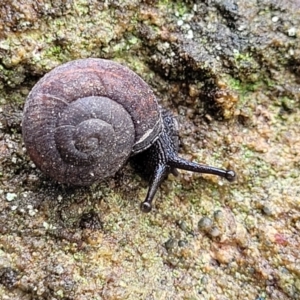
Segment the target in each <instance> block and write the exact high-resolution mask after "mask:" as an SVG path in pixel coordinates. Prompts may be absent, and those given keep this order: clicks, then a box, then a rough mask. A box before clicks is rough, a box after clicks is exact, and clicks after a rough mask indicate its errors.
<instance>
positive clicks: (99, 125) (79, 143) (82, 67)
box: [22, 58, 235, 212]
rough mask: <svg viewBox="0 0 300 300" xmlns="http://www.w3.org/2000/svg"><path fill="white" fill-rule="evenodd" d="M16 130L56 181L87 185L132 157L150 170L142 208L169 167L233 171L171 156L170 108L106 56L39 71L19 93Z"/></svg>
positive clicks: (174, 149) (172, 169) (173, 132)
mask: <svg viewBox="0 0 300 300" xmlns="http://www.w3.org/2000/svg"><path fill="white" fill-rule="evenodd" d="M22 132H23V139H24V143H25V146H26V149H27V152H28V154H29V156H30V158H31V159H32V160H33V162H34V163H35V165H36V166H37V167H38V168H39V169H40V170H41V171H42V172H44V173H45V174H46V175H47V176H49V177H51V178H53V179H54V180H56V181H58V182H60V183H67V184H70V185H77V186H85V185H90V184H92V183H93V182H96V181H100V180H102V179H104V178H106V177H109V176H112V175H114V174H115V173H116V172H117V171H118V170H119V169H120V168H121V167H122V166H123V165H124V163H125V162H126V161H127V160H128V158H129V157H130V156H134V157H136V159H135V161H136V162H138V163H140V164H141V165H143V166H144V168H145V169H148V170H149V172H151V175H150V188H149V191H148V195H147V197H146V199H145V201H144V202H143V203H142V206H141V207H142V210H143V211H146V212H148V211H150V210H151V207H152V206H151V203H152V200H153V198H154V195H155V192H156V190H157V188H158V187H159V185H160V184H161V182H162V181H163V180H164V179H165V178H166V176H167V175H168V174H169V173H170V172H173V173H174V174H176V172H177V171H176V168H182V169H186V170H190V171H195V172H200V173H210V174H216V175H219V176H222V177H225V178H226V179H228V180H229V181H232V180H233V179H234V177H235V174H234V172H233V171H227V170H221V169H217V168H213V167H209V166H206V165H200V164H196V163H192V162H189V161H186V160H184V159H182V158H180V157H178V155H177V152H178V138H177V136H178V133H177V127H176V122H175V120H174V118H173V116H172V115H171V114H170V113H169V112H167V111H166V110H163V109H161V108H160V107H159V105H158V102H157V99H156V97H155V95H154V94H153V92H152V90H151V89H150V87H149V86H148V85H147V84H146V83H145V82H144V81H143V80H142V79H141V78H140V77H139V76H138V75H137V74H135V73H134V72H132V71H131V70H130V69H128V68H127V67H125V66H122V65H120V64H118V63H115V62H113V61H109V60H104V59H96V58H88V59H79V60H75V61H71V62H68V63H65V64H63V65H60V66H58V67H56V68H55V69H53V70H52V71H50V72H49V73H48V74H46V75H45V76H44V77H43V78H42V79H40V80H39V81H38V82H37V84H36V85H35V86H34V87H33V89H32V90H31V92H30V93H29V95H28V97H27V100H26V103H25V107H24V115H23V123H22ZM139 153H140V154H139ZM143 157H144V158H143Z"/></svg>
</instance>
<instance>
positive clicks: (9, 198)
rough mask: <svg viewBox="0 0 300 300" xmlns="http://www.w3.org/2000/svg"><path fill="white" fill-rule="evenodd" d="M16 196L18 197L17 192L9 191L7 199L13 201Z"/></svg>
mask: <svg viewBox="0 0 300 300" xmlns="http://www.w3.org/2000/svg"><path fill="white" fill-rule="evenodd" d="M16 197H17V194H15V193H7V194H6V200H7V201H13V200H14V199H15V198H16Z"/></svg>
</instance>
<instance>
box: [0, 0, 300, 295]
mask: <svg viewBox="0 0 300 300" xmlns="http://www.w3.org/2000/svg"><path fill="white" fill-rule="evenodd" d="M226 3H227V5H228V3H229V2H226ZM226 3H225V4H226ZM295 3H296V2H295ZM225 4H224V6H222V5H220V3H218V2H217V1H216V3H214V4H212V8H210V7H205V5H204V4H202V6H203V7H201V8H202V9H205V8H207V14H206V15H205V19H206V23H205V25H206V26H207V28H208V29H207V30H208V32H209V33H210V34H212V33H213V32H215V31H216V30H217V27H218V24H223V23H222V22H223V21H224V16H226V14H225V13H227V14H228V15H229V16H230V17H231V18H233V17H234V14H233V13H232V11H231V10H232V8H231V7H227V6H226V5H225ZM238 5H239V12H240V14H241V15H245V16H246V17H247V16H248V14H250V15H252V19H251V20H252V23H251V24H254V25H253V27H254V26H256V24H260V23H259V22H260V20H261V19H259V16H260V15H261V14H262V12H263V14H264V16H263V18H264V19H263V20H264V21H263V22H264V23H263V22H262V23H261V24H260V25H262V24H266V25H268V30H269V31H270V34H268V35H262V34H261V33H260V36H263V37H265V39H266V40H268V39H270V40H269V41H267V42H266V43H265V44H264V46H265V47H266V49H264V51H263V50H260V48H259V47H257V48H256V52H255V51H252V52H250V51H249V50H245V51H238V52H236V51H232V56H231V55H228V56H226V55H225V57H223V58H222V59H221V61H222V63H223V61H224V66H225V67H224V69H223V68H221V67H220V66H221V65H222V63H220V57H217V55H212V56H203V57H202V56H201V55H200V54H201V53H202V52H201V51H200V50H199V53H200V54H199V53H198V52H197V51H198V50H197V49H198V48H197V47H200V49H201V50H205V51H207V53H210V52H211V53H214V52H213V51H214V45H211V40H212V36H210V35H206V34H205V33H203V36H201V37H198V39H197V41H204V40H205V41H206V44H205V48H203V49H202V48H201V47H202V43H200V42H198V43H194V44H193V43H191V41H190V40H188V39H186V28H180V27H178V26H177V24H178V20H183V21H184V23H187V24H189V25H191V27H192V26H196V25H197V24H199V23H201V22H202V21H201V18H200V20H199V18H197V14H199V11H197V7H194V4H192V3H190V2H187V3H185V2H182V1H122V2H120V1H83V0H81V1H66V2H62V1H39V2H35V1H27V2H26V3H25V2H21V1H13V2H12V3H10V2H9V1H4V2H3V4H2V5H0V8H1V13H2V18H1V20H2V21H3V22H1V23H0V27H1V29H3V30H2V33H1V40H0V49H1V52H0V55H1V65H0V66H1V68H0V74H1V77H0V79H1V87H2V91H1V95H0V101H1V102H0V103H1V107H0V109H1V110H0V114H1V115H0V116H1V119H0V121H1V128H0V129H1V132H0V161H1V164H2V165H3V171H2V175H1V177H0V182H1V186H0V199H1V201H0V208H1V209H0V211H1V219H0V220H1V221H0V234H1V235H0V245H1V248H0V283H1V284H0V298H1V299H32V298H34V299H83V300H84V299H218V300H219V299H298V298H299V295H300V283H299V279H298V278H299V276H300V269H299V266H300V261H299V256H298V251H299V230H300V213H299V205H300V201H299V194H300V187H299V169H300V165H299V155H300V138H299V137H300V132H299V131H300V129H299V121H300V120H299V119H300V117H299V116H300V114H299V113H300V112H299V91H298V90H297V89H299V84H298V82H297V76H299V75H297V73H292V72H290V69H289V66H288V64H287V60H288V59H289V58H290V57H297V53H299V51H300V50H299V42H297V40H296V38H298V37H297V36H296V37H295V38H294V37H291V39H289V40H288V41H289V43H286V40H285V37H283V36H282V34H281V33H280V34H278V36H277V39H275V38H274V36H273V35H272V30H274V26H275V24H274V22H273V21H272V14H275V13H277V12H276V11H273V10H272V5H269V2H268V1H265V3H264V5H265V6H266V8H264V9H263V10H262V11H261V12H260V13H256V5H257V4H256V3H255V5H254V4H253V3H252V2H250V3H249V4H247V5H248V7H247V5H245V6H244V5H243V3H242V2H241V1H238ZM273 5H274V3H273ZM293 5H296V4H294V2H292V4H291V9H292V8H293ZM198 7H199V5H198ZM10 9H11V10H12V11H13V12H14V14H11V15H12V16H13V18H12V19H8V16H9V14H8V13H7V12H9V11H10ZM285 9H287V8H285ZM218 10H220V11H221V12H222V14H219V15H218V14H217V13H216V12H218ZM233 11H234V10H233ZM38 12H39V13H38ZM243 12H245V14H244V13H243ZM4 13H6V15H5V16H4V15H3V14H4ZM167 13H168V14H167ZM290 13H293V14H294V15H293V16H294V20H295V21H293V22H294V23H295V24H298V25H299V14H297V13H295V12H290ZM187 14H190V15H193V14H194V15H195V18H192V19H189V18H188V16H186V15H187ZM228 15H227V17H228ZM282 19H283V24H284V26H283V30H286V32H288V31H287V30H288V29H289V28H291V27H292V26H296V25H295V24H290V26H289V24H288V22H290V21H287V19H286V16H285V15H284V14H283V15H282ZM226 20H227V19H226ZM228 20H229V21H230V18H229V17H228ZM4 21H5V22H4ZM229 21H228V22H229ZM275 23H276V22H275ZM262 28H263V30H264V31H265V32H267V33H268V31H267V29H265V27H258V28H256V30H258V31H259V30H261V29H262ZM297 28H298V27H297ZM251 29H252V32H254V33H256V31H255V30H254V29H253V28H251ZM280 30H281V29H280ZM298 30H299V29H298ZM279 32H281V31H279ZM194 34H196V32H195V33H194ZM166 42H167V44H166ZM226 42H227V40H226ZM228 43H229V42H228ZM268 43H269V44H268ZM284 44H286V45H290V47H291V48H292V49H293V51H294V54H293V53H292V52H291V51H290V50H289V51H286V57H284V58H283V59H279V58H280V55H282V53H283V52H284V51H283V50H282V49H285V48H284ZM162 45H163V46H162ZM168 45H169V46H168ZM266 45H267V46H266ZM223 47H224V48H226V46H223ZM276 47H277V48H276ZM280 47H282V48H280ZM174 49H175V50H174ZM228 49H230V51H231V50H232V49H231V48H230V47H229V46H228ZM247 51H249V52H247ZM259 51H260V52H259ZM257 52H259V55H258V54H257ZM207 53H206V55H208V54H207ZM90 56H93V57H105V58H111V59H115V60H117V61H119V62H122V63H124V64H126V65H128V66H129V67H131V68H132V69H134V70H135V71H136V72H138V73H139V74H140V75H141V76H142V77H143V78H144V79H145V80H146V81H147V82H149V83H150V84H151V85H152V86H153V89H154V90H155V92H156V93H157V94H158V95H159V96H160V98H161V102H160V103H163V105H164V106H166V107H168V108H171V109H172V110H173V111H174V112H175V113H178V114H179V116H178V120H179V122H180V123H181V131H180V135H181V141H182V143H183V146H182V148H181V152H182V153H181V154H182V155H183V156H185V157H186V158H188V159H194V160H197V161H200V162H205V163H208V164H212V165H216V166H221V167H224V168H225V167H226V168H227V167H228V168H233V169H235V170H236V172H237V174H238V179H237V182H236V183H233V184H229V183H227V182H225V181H223V180H220V179H219V178H216V177H213V176H210V175H206V176H201V175H198V174H191V173H188V172H181V175H180V177H179V178H174V177H173V176H170V178H169V180H168V181H166V182H164V184H163V185H162V187H161V188H160V190H159V192H158V193H157V196H156V202H155V209H154V211H153V212H151V213H150V214H143V213H141V212H140V210H139V203H140V202H141V201H142V200H143V199H144V197H145V195H146V188H147V184H146V183H145V182H144V181H143V180H142V179H140V178H139V177H138V176H137V175H136V174H135V173H134V171H133V170H132V169H131V168H130V167H129V166H126V167H125V168H124V169H123V170H122V171H120V173H119V174H117V176H116V178H115V179H108V180H106V181H105V182H103V183H99V184H95V185H93V186H92V187H90V188H85V189H70V188H67V187H62V186H59V185H56V184H54V183H53V182H51V181H50V180H49V179H47V178H45V177H43V175H42V174H40V172H38V171H37V170H35V168H34V167H33V166H32V164H31V162H30V161H29V159H28V157H27V156H26V152H25V149H24V148H23V145H22V142H21V134H20V131H21V128H20V123H21V109H22V105H23V103H24V101H25V98H26V95H27V94H28V92H29V90H30V88H31V87H32V85H33V84H34V82H36V80H37V78H38V77H40V76H41V75H42V74H44V73H45V72H47V71H48V70H50V69H52V68H53V67H55V66H56V65H58V64H60V63H62V62H64V61H68V60H71V59H76V58H79V57H80V58H82V57H90ZM186 57H187V59H186V60H185V58H186ZM206 57H207V58H208V59H209V60H208V61H207V62H206V61H205V62H204V64H203V65H201V64H202V62H203V59H205V58H206ZM189 58H190V59H189ZM180 61H183V63H182V64H180V63H178V62H180ZM191 61H192V62H191ZM225 61H226V62H225ZM155 62H157V64H155ZM276 63H277V64H278V65H277V66H275V65H276ZM228 64H229V65H230V66H231V67H228V68H227V69H226V65H228ZM247 66H248V67H247ZM150 68H151V69H152V70H150ZM260 68H261V70H260ZM231 70H232V72H231ZM159 74H162V75H166V74H167V77H160V76H159ZM270 74H272V75H270ZM168 75H169V76H170V78H171V80H169V78H168ZM209 75H212V77H213V82H214V84H213V86H214V88H217V89H219V90H225V91H228V94H226V95H228V97H227V98H226V97H225V100H224V102H222V103H214V105H215V106H217V107H218V108H219V109H220V116H221V117H223V118H226V116H228V119H229V120H228V121H227V122H220V121H216V120H215V118H214V116H213V115H211V112H210V110H206V109H205V105H203V102H201V101H199V95H200V94H201V88H202V86H203V85H204V83H203V81H202V79H207V77H209ZM31 76H32V77H31ZM298 79H299V77H298ZM286 82H288V84H286ZM274 87H275V88H274ZM191 91H193V92H191ZM231 92H235V93H238V95H239V97H238V101H237V102H234V101H233V102H232V103H229V104H230V107H229V108H228V102H230V101H231V100H232V99H233V98H232V97H231V95H232V94H231ZM216 99H217V98H216ZM8 193H14V194H15V195H16V197H14V199H13V200H12V201H7V197H6V196H7V194H8ZM91 210H92V211H94V212H96V214H98V215H99V218H100V219H101V222H103V229H101V228H98V229H89V228H83V227H82V226H80V220H81V218H82V215H83V214H84V213H87V212H90V211H91ZM203 217H207V218H210V219H211V220H212V226H213V227H214V229H215V231H214V232H213V234H212V231H208V232H206V231H202V230H201V228H199V227H198V222H199V220H200V219H201V218H203ZM216 230H217V231H216ZM216 232H217V234H216ZM10 269H11V270H14V271H15V273H14V272H8V270H10ZM9 274H10V275H9ZM9 276H11V277H9ZM241 287H242V288H241Z"/></svg>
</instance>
